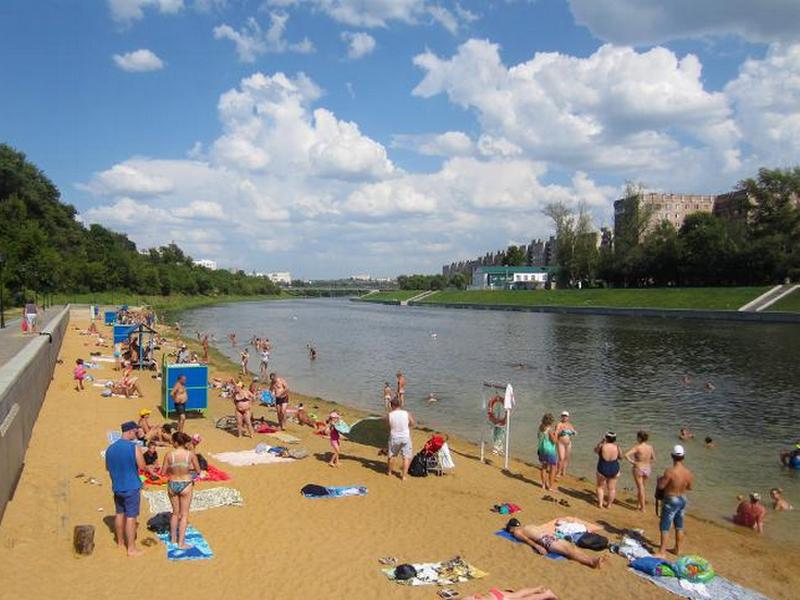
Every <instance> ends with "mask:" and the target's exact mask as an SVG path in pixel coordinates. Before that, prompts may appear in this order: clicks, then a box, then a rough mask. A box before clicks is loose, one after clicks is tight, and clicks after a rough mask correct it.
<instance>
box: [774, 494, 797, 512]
mask: <svg viewBox="0 0 800 600" xmlns="http://www.w3.org/2000/svg"><path fill="white" fill-rule="evenodd" d="M769 497H770V500H772V510H775V511H778V512H782V511H785V510H794V506H792V505H791V504H789V501H788V500H787V499H786V498H784V497H783V488H772V489H771V490H770V491H769Z"/></svg>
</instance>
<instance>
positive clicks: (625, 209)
mask: <svg viewBox="0 0 800 600" xmlns="http://www.w3.org/2000/svg"><path fill="white" fill-rule="evenodd" d="M714 199H715V196H713V195H710V194H665V193H662V192H644V193H642V194H638V195H636V196H631V197H629V198H621V199H619V200H617V201H616V202H614V236H615V237H619V236H623V235H625V232H626V227H627V226H628V225H630V222H631V220H633V219H637V218H641V217H642V216H647V215H649V219H648V222H647V224H646V225H643V226H642V227H641V229H640V232H641V234H642V235H646V234H647V233H649V232H650V231H652V230H653V229H655V227H656V226H657V225H658V224H659V223H661V222H662V221H668V222H670V223H672V226H673V227H675V229H680V228H681V226H682V225H683V222H684V220H685V219H686V216H687V215H690V214H692V213H696V212H705V213H710V212H712V211H713V210H714Z"/></svg>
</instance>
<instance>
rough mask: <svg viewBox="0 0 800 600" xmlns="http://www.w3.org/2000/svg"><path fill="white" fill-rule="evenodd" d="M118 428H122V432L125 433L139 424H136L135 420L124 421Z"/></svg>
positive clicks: (137, 427)
mask: <svg viewBox="0 0 800 600" xmlns="http://www.w3.org/2000/svg"><path fill="white" fill-rule="evenodd" d="M119 428H120V429H121V430H122V433H127V432H128V431H133V430H134V429H139V426H138V425H137V424H136V421H125V422H124V423H123V424H122V425H120V426H119Z"/></svg>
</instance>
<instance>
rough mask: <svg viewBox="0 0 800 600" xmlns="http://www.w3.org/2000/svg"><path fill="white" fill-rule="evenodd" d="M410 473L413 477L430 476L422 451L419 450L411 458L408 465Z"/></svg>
mask: <svg viewBox="0 0 800 600" xmlns="http://www.w3.org/2000/svg"><path fill="white" fill-rule="evenodd" d="M408 474H409V475H411V476H412V477H427V476H428V465H426V464H425V457H424V456H423V455H422V452H418V453H417V455H416V456H415V457H414V458H413V459H411V464H410V465H409V466H408Z"/></svg>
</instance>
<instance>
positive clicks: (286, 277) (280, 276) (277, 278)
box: [264, 271, 292, 285]
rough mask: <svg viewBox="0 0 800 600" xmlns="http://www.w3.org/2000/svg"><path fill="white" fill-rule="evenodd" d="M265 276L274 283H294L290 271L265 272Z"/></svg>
mask: <svg viewBox="0 0 800 600" xmlns="http://www.w3.org/2000/svg"><path fill="white" fill-rule="evenodd" d="M264 276H265V277H266V278H267V279H269V280H270V281H271V282H273V283H285V284H286V285H289V284H291V283H292V274H291V273H290V272H289V271H274V272H272V273H264Z"/></svg>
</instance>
